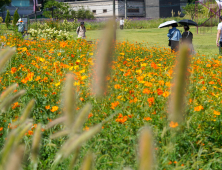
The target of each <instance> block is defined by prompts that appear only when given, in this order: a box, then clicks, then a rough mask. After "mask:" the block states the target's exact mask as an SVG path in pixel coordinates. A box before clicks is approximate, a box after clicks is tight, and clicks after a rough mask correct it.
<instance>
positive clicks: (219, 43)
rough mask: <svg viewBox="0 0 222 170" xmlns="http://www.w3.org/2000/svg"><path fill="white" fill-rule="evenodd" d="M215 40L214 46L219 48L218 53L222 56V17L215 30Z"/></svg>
mask: <svg viewBox="0 0 222 170" xmlns="http://www.w3.org/2000/svg"><path fill="white" fill-rule="evenodd" d="M217 30H218V31H217V39H216V44H217V46H218V47H219V53H220V54H222V50H221V48H222V16H220V23H219V24H218V28H217ZM218 40H219V41H218Z"/></svg>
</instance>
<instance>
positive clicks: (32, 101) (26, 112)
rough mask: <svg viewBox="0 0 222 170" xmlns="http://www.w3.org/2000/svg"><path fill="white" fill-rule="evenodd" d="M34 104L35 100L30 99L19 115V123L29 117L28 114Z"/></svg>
mask: <svg viewBox="0 0 222 170" xmlns="http://www.w3.org/2000/svg"><path fill="white" fill-rule="evenodd" d="M34 105H35V100H34V99H32V100H31V101H30V102H29V103H28V105H27V106H26V108H25V110H24V111H23V114H22V116H21V120H20V123H23V122H25V120H26V119H27V118H28V117H29V114H30V113H31V111H32V108H33V107H34Z"/></svg>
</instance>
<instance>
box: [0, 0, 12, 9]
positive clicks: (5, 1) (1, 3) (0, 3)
mask: <svg viewBox="0 0 222 170" xmlns="http://www.w3.org/2000/svg"><path fill="white" fill-rule="evenodd" d="M10 3H11V0H1V1H0V8H2V7H3V6H4V5H8V4H10Z"/></svg>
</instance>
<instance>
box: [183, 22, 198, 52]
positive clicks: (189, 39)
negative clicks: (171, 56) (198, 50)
mask: <svg viewBox="0 0 222 170" xmlns="http://www.w3.org/2000/svg"><path fill="white" fill-rule="evenodd" d="M189 30H190V28H189V26H187V25H185V26H184V32H183V34H182V43H185V44H188V46H189V49H190V53H191V54H194V53H195V51H194V48H193V34H192V32H190V31H189Z"/></svg>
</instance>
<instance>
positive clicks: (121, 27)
mask: <svg viewBox="0 0 222 170" xmlns="http://www.w3.org/2000/svg"><path fill="white" fill-rule="evenodd" d="M119 25H120V29H121V30H122V29H123V26H124V19H123V18H121V19H120V21H119Z"/></svg>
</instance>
